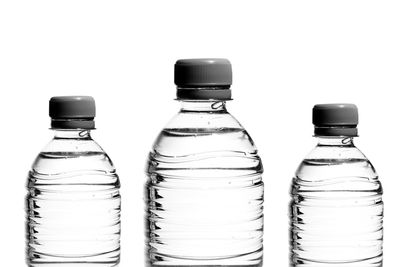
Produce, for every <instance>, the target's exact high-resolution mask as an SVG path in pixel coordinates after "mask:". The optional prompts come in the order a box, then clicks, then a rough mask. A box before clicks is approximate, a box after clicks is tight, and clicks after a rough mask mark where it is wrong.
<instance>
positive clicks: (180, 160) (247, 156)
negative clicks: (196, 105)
mask: <svg viewBox="0 0 400 267" xmlns="http://www.w3.org/2000/svg"><path fill="white" fill-rule="evenodd" d="M189 113H191V114H186V113H185V112H184V113H182V112H180V113H179V114H178V115H176V116H175V117H174V118H173V119H172V120H171V121H170V123H168V124H167V126H166V127H165V128H164V129H163V130H162V131H161V132H160V134H159V135H158V137H157V139H156V140H155V142H154V144H153V147H152V150H151V152H150V155H149V160H148V163H147V170H148V172H149V173H152V172H165V171H164V170H167V169H168V170H171V171H172V172H174V174H176V170H177V169H191V170H198V171H196V173H197V174H198V175H203V176H210V175H211V176H213V177H215V176H218V175H220V176H222V175H226V173H228V172H230V171H232V175H237V173H238V172H243V173H246V174H250V173H251V174H252V173H257V174H260V173H262V163H261V159H260V157H259V156H258V151H257V148H256V146H255V144H254V142H253V140H252V139H251V137H250V135H249V134H248V133H247V131H246V130H245V129H244V128H243V127H242V126H241V125H240V123H239V122H238V121H237V120H236V119H235V118H234V117H233V116H232V115H230V114H229V113H227V112H222V113H215V112H212V113H208V112H189ZM249 170H250V171H249ZM205 172H207V173H206V174H205ZM194 173H195V171H192V172H191V174H194ZM217 173H220V174H217Z"/></svg>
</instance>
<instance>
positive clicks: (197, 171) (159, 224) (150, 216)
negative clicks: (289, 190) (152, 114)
mask: <svg viewBox="0 0 400 267" xmlns="http://www.w3.org/2000/svg"><path fill="white" fill-rule="evenodd" d="M225 115H226V116H228V114H225ZM205 116H207V115H205ZM208 116H211V117H212V115H210V114H209V115H208ZM261 173H262V164H261V161H260V158H259V157H258V155H257V151H256V149H255V147H254V145H253V142H252V140H251V139H250V137H249V136H248V134H247V133H246V131H245V130H243V129H242V128H166V129H164V130H163V131H162V133H161V134H160V136H159V137H158V139H157V141H156V143H155V145H154V147H153V151H152V152H151V153H150V157H149V162H148V182H147V186H146V190H147V199H146V201H147V239H148V240H147V246H148V264H149V266H261V264H262V228H263V213H262V203H263V183H262V180H261Z"/></svg>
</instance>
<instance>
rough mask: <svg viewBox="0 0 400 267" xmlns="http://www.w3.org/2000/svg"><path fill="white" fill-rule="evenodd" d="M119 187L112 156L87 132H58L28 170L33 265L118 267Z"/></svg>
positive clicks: (29, 242) (29, 254)
mask: <svg viewBox="0 0 400 267" xmlns="http://www.w3.org/2000/svg"><path fill="white" fill-rule="evenodd" d="M119 187H120V183H119V179H118V176H117V174H116V172H115V169H114V166H113V164H112V162H111V160H110V158H109V157H108V156H107V154H106V153H105V152H104V151H103V150H102V148H101V147H100V146H99V145H98V144H97V143H96V142H95V141H93V140H92V138H91V136H90V132H89V131H88V130H64V131H63V130H57V131H55V137H54V139H53V140H52V141H51V142H50V143H49V144H48V145H47V146H46V147H45V148H44V149H43V151H42V152H41V153H40V154H39V155H38V157H37V158H36V160H35V162H34V163H33V166H32V169H31V171H30V172H29V177H28V184H27V189H28V194H27V199H26V203H27V205H26V210H27V233H26V235H27V264H28V266H32V267H39V266H41V267H53V266H54V267H59V266H63V267H68V266H73V267H88V266H96V267H111V266H117V265H118V262H119V254H120V206H121V201H120V194H119Z"/></svg>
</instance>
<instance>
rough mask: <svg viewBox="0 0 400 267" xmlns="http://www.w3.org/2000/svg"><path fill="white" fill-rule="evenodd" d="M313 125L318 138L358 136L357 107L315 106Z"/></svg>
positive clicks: (346, 105)
mask: <svg viewBox="0 0 400 267" xmlns="http://www.w3.org/2000/svg"><path fill="white" fill-rule="evenodd" d="M313 124H314V126H315V128H314V134H315V135H316V136H350V137H352V136H357V134H358V133H357V124H358V110H357V106H356V105H354V104H319V105H315V106H314V108H313Z"/></svg>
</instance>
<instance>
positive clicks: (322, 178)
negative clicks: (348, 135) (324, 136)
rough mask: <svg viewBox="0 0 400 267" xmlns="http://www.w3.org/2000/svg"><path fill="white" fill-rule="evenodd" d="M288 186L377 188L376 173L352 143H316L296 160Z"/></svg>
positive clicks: (378, 186) (299, 188) (344, 188)
mask: <svg viewBox="0 0 400 267" xmlns="http://www.w3.org/2000/svg"><path fill="white" fill-rule="evenodd" d="M293 186H294V187H293V188H292V189H296V188H297V189H298V190H301V189H305V188H307V190H339V191H340V190H381V189H380V188H381V185H380V182H379V180H378V174H377V172H376V170H375V168H374V166H373V165H372V164H371V162H370V161H369V160H368V159H367V157H366V156H365V155H364V154H363V153H362V152H361V151H360V150H359V149H358V148H357V147H355V146H350V147H349V146H335V147H330V146H317V147H316V148H314V149H313V150H312V151H311V152H310V153H309V154H308V155H307V156H306V158H305V159H304V160H303V161H302V162H301V163H300V165H299V167H298V168H297V170H296V173H295V177H294V179H293Z"/></svg>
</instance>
